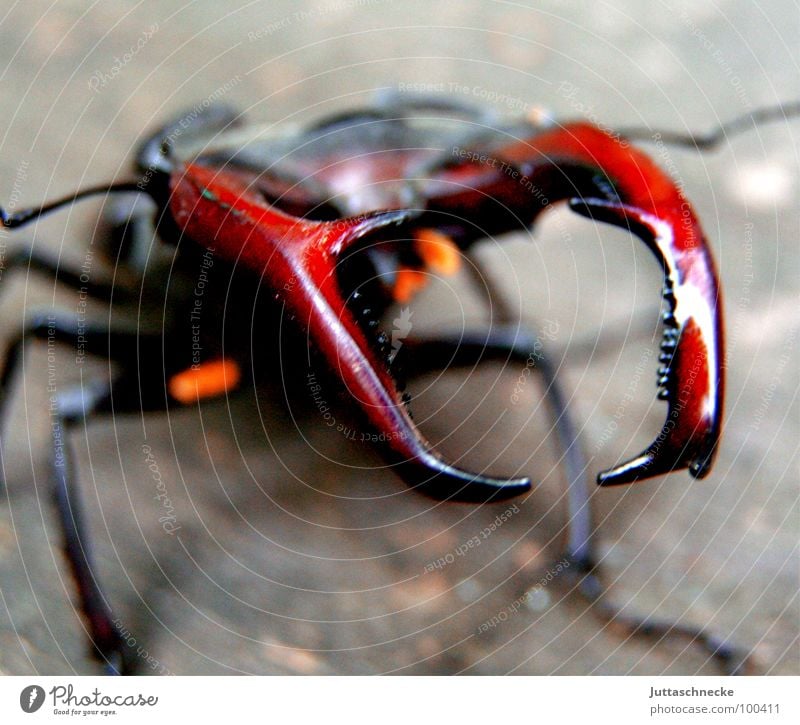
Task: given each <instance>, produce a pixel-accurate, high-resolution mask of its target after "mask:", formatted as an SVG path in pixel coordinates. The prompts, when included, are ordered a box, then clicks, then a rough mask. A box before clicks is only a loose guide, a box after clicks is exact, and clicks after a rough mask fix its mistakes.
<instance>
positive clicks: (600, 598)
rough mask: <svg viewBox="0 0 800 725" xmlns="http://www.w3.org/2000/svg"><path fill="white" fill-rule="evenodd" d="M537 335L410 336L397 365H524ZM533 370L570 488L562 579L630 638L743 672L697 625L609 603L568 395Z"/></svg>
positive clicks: (546, 366) (411, 369) (502, 329)
mask: <svg viewBox="0 0 800 725" xmlns="http://www.w3.org/2000/svg"><path fill="white" fill-rule="evenodd" d="M540 349H541V344H539V343H538V341H537V339H536V337H535V336H533V335H530V334H529V333H526V332H525V331H523V330H520V329H519V327H518V326H517V325H502V326H493V327H492V328H491V330H489V331H488V332H487V333H485V334H482V333H470V334H466V335H460V336H459V337H453V338H430V339H418V338H411V339H407V340H404V342H403V347H402V348H400V351H399V353H398V359H399V362H400V363H401V364H402V366H403V368H404V370H405V371H406V373H407V374H408V375H409V376H413V375H422V374H425V373H429V372H434V371H437V370H444V369H450V368H453V367H455V368H459V367H473V366H475V365H477V364H478V363H480V362H484V361H488V360H494V361H496V362H508V361H510V360H516V361H518V362H523V363H525V362H526V361H527V360H528V359H529V356H530V353H531V351H533V350H540ZM536 369H537V370H538V371H539V373H540V374H541V376H542V385H543V388H544V392H545V398H546V400H547V402H548V404H549V407H550V410H551V414H552V417H553V426H554V429H555V431H556V435H557V437H558V442H559V446H560V447H561V450H562V451H563V460H564V467H565V473H566V477H567V485H568V486H569V489H568V497H567V501H568V526H569V528H568V540H567V545H566V551H565V558H566V559H567V561H569V563H570V566H569V568H567V569H566V570H565V573H564V574H563V575H562V576H564V578H565V579H567V580H569V581H571V582H573V583H574V584H573V585H574V587H575V589H576V590H577V592H578V593H579V594H580V595H581V596H582V597H583V598H584V599H585V600H586V601H588V602H589V604H590V605H591V608H592V609H591V610H592V612H593V613H594V614H596V615H597V616H599V617H600V618H601V619H602V620H604V621H605V622H608V623H609V624H611V625H614V626H616V627H622V628H624V629H625V630H626V631H627V632H628V633H629V634H630V635H631V636H636V635H642V636H646V637H650V638H657V639H664V638H670V639H674V638H677V639H683V640H688V641H690V642H696V643H697V644H698V645H699V646H700V647H702V648H703V649H704V650H705V651H706V652H707V653H708V656H709V657H710V658H712V659H714V660H715V661H716V662H717V663H718V664H719V666H720V668H721V669H722V671H723V672H724V673H725V674H728V675H738V674H746V672H747V670H748V668H749V667H750V662H749V655H748V654H747V653H746V652H744V651H742V650H740V649H738V648H736V647H733V646H731V645H729V644H727V643H726V642H725V641H724V640H722V639H720V638H718V637H716V636H715V635H712V634H710V633H708V632H707V631H705V630H704V629H702V628H699V627H692V626H689V625H682V624H677V623H674V622H669V621H664V620H655V619H652V618H650V617H644V618H641V617H636V616H630V615H627V614H623V613H622V611H621V610H620V609H619V608H618V607H616V606H615V605H614V604H612V603H610V602H608V601H607V597H606V587H605V586H604V585H603V582H602V579H601V576H600V566H599V563H600V561H601V557H600V556H599V555H598V553H597V544H596V539H595V536H594V532H595V528H594V523H593V521H592V509H591V501H590V497H589V481H588V475H587V471H588V464H587V462H586V459H585V457H584V455H583V451H582V449H581V446H580V442H579V440H578V433H577V431H578V428H577V426H576V425H575V423H574V422H573V420H572V416H571V414H570V412H569V409H568V408H567V405H566V400H567V398H566V395H565V393H564V391H563V390H562V388H561V385H560V384H559V383H558V381H557V379H556V377H555V371H554V369H553V367H552V366H551V365H550V363H549V361H548V360H547V358H546V357H545V356H544V355H538V356H537V364H536Z"/></svg>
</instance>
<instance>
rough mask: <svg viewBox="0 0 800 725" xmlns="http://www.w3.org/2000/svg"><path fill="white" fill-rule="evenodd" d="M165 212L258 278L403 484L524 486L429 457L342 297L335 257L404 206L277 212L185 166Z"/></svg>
mask: <svg viewBox="0 0 800 725" xmlns="http://www.w3.org/2000/svg"><path fill="white" fill-rule="evenodd" d="M170 209H171V211H172V214H173V216H174V219H175V221H176V223H177V225H178V226H179V227H180V228H181V229H182V230H183V231H184V232H185V233H186V234H187V235H188V236H189V237H191V238H192V239H193V240H194V241H195V242H197V243H199V244H201V245H203V246H205V247H207V248H210V249H213V250H214V253H215V254H218V255H219V256H220V257H222V258H224V259H227V260H228V261H231V262H234V263H237V264H242V265H244V266H246V267H248V268H249V269H251V270H252V271H253V272H255V273H256V274H259V275H262V278H263V279H264V281H265V283H266V284H268V285H269V286H270V288H271V289H272V291H273V293H274V294H275V295H276V297H277V298H278V299H279V300H280V301H281V302H283V304H284V305H285V307H286V311H287V313H288V315H289V317H290V318H293V319H295V320H296V321H297V323H298V324H299V325H300V326H301V327H302V328H303V329H304V331H305V332H306V333H307V334H308V336H309V339H310V341H311V342H312V343H313V345H314V347H315V348H316V349H317V350H318V351H319V352H320V353H321V354H322V356H323V357H324V359H325V360H326V362H327V365H328V368H329V371H330V372H331V373H332V374H333V375H334V376H336V377H338V378H339V380H340V381H341V383H342V384H343V385H344V386H345V387H346V388H347V390H348V392H349V393H350V395H351V397H352V398H353V400H354V403H355V405H357V406H358V407H359V408H360V409H361V411H362V412H363V414H364V417H365V418H366V419H367V420H368V421H369V423H370V424H371V425H372V426H373V428H374V429H375V430H376V431H377V432H378V433H380V434H382V435H381V436H380V438H381V440H383V441H386V446H385V448H384V453H385V455H386V457H387V459H388V460H389V462H390V463H392V464H394V465H396V470H397V472H398V473H399V474H400V476H401V477H402V478H403V479H404V480H405V481H406V483H408V484H409V485H410V486H412V487H414V488H416V489H417V490H419V491H420V492H422V493H426V494H428V495H430V496H432V497H434V498H437V499H447V500H453V501H472V502H478V501H489V500H495V501H499V500H502V499H505V498H508V497H510V496H515V495H518V494H519V493H522V492H524V491H527V490H528V489H529V488H530V480H529V479H527V478H518V479H500V478H493V477H490V476H485V475H479V474H473V473H469V472H466V471H462V470H460V469H458V468H456V467H455V466H452V465H450V464H448V463H447V462H445V461H444V460H443V459H442V458H441V457H440V456H439V455H437V454H436V453H435V452H434V451H433V449H432V446H431V445H430V443H428V441H426V440H425V438H424V437H423V436H422V434H421V432H420V431H419V429H418V428H417V427H416V425H414V422H413V421H412V420H411V416H410V415H409V413H408V410H407V409H406V407H405V404H404V402H403V401H402V399H401V397H400V395H399V393H398V391H397V387H396V385H395V382H394V380H393V378H392V376H391V375H390V373H389V370H388V363H386V362H384V361H381V360H380V359H379V357H378V355H377V354H376V353H375V351H374V350H373V348H372V346H371V345H370V344H369V341H368V339H367V337H366V335H365V333H364V331H363V330H362V329H361V328H360V327H359V326H358V324H357V322H356V319H355V316H354V314H353V312H352V311H351V310H350V309H349V308H348V306H347V304H346V303H345V300H344V299H343V297H342V294H341V291H340V289H339V285H338V283H337V279H336V265H337V262H338V259H339V256H340V255H341V254H342V252H344V251H345V250H346V249H348V248H349V247H351V246H352V245H353V244H354V243H356V242H357V241H359V240H361V239H363V238H364V237H366V236H368V235H370V234H373V233H376V232H377V231H378V230H380V229H383V228H386V227H389V226H393V225H398V224H403V223H405V222H407V221H408V219H409V216H410V213H409V212H407V211H405V210H396V211H384V212H380V211H379V212H374V213H371V214H365V215H361V216H358V217H351V218H346V219H340V220H337V221H332V222H324V221H313V220H309V219H302V218H299V217H294V216H292V215H289V214H286V213H285V212H282V211H280V210H279V209H277V208H275V207H274V206H271V205H270V204H268V203H267V202H265V201H264V199H263V197H262V196H261V195H260V194H258V192H257V186H255V177H252V178H248V177H247V176H246V175H244V174H242V173H232V172H230V171H227V170H224V169H219V168H214V167H208V166H203V165H201V164H186V165H183V166H181V167H180V168H178V169H176V171H175V172H174V173H173V174H172V179H171V196H170Z"/></svg>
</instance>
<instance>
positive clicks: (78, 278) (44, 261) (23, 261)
mask: <svg viewBox="0 0 800 725" xmlns="http://www.w3.org/2000/svg"><path fill="white" fill-rule="evenodd" d="M14 270H20V271H22V270H26V271H28V272H34V273H36V274H42V275H47V276H49V277H51V278H52V279H54V280H56V281H58V282H61V283H63V284H65V285H67V286H68V287H72V288H73V289H74V290H76V291H80V292H82V293H84V294H86V295H88V296H89V297H96V298H98V299H101V300H103V301H106V302H107V301H109V300H110V299H111V296H112V293H113V294H114V295H117V294H119V295H120V296H122V295H124V294H125V292H126V291H127V290H125V289H124V288H122V287H121V286H119V285H117V286H115V285H112V284H108V283H105V282H95V281H93V280H87V279H86V276H85V275H83V274H81V273H80V272H76V271H74V270H72V269H69V268H67V267H63V266H61V264H59V262H58V261H57V260H55V259H53V258H52V257H50V256H49V255H48V254H46V253H45V252H42V251H40V250H38V249H35V248H33V247H27V248H20V249H16V250H14V251H13V252H11V253H10V254H9V255H8V256H7V257H6V258H5V259H3V260H2V274H0V279H2V277H3V276H5V275H7V274H9V273H10V272H13V271H14Z"/></svg>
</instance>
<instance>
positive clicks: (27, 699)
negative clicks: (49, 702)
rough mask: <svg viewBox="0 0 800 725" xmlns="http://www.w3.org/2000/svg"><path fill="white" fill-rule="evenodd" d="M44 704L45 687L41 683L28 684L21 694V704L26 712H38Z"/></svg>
mask: <svg viewBox="0 0 800 725" xmlns="http://www.w3.org/2000/svg"><path fill="white" fill-rule="evenodd" d="M42 705H44V689H43V688H41V687H39V685H28V686H27V687H26V688H25V689H24V690H23V691H22V692H21V693H20V696H19V706H20V707H21V708H22V709H23V711H24V712H36V711H37V710H38V709H39V708H40V707H41V706H42Z"/></svg>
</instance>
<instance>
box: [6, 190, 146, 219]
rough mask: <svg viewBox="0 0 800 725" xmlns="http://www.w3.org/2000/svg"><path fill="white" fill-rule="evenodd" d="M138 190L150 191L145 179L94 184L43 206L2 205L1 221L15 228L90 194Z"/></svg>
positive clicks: (142, 191)
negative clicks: (10, 208) (10, 207)
mask: <svg viewBox="0 0 800 725" xmlns="http://www.w3.org/2000/svg"><path fill="white" fill-rule="evenodd" d="M131 191H136V192H139V193H149V189H148V188H147V183H146V182H145V179H140V180H139V181H124V182H120V183H117V184H106V185H104V186H92V187H89V188H88V189H82V190H81V191H77V192H75V193H74V194H70V195H69V196H65V197H64V198H63V199H59V200H58V201H51V202H50V203H49V204H43V205H42V206H33V207H28V208H27V209H20V210H19V211H13V212H7V211H6V210H5V209H3V208H2V207H0V222H2V226H4V227H5V228H6V229H15V228H17V227H22V226H25V225H26V224H28V223H29V222H32V221H34V220H35V219H38V218H39V217H40V216H44V215H45V214H49V213H50V212H51V211H55V210H56V209H60V208H61V207H62V206H69V205H71V204H74V203H75V202H76V201H81V200H82V199H86V198H87V197H90V196H97V195H98V194H117V193H124V192H131Z"/></svg>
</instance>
